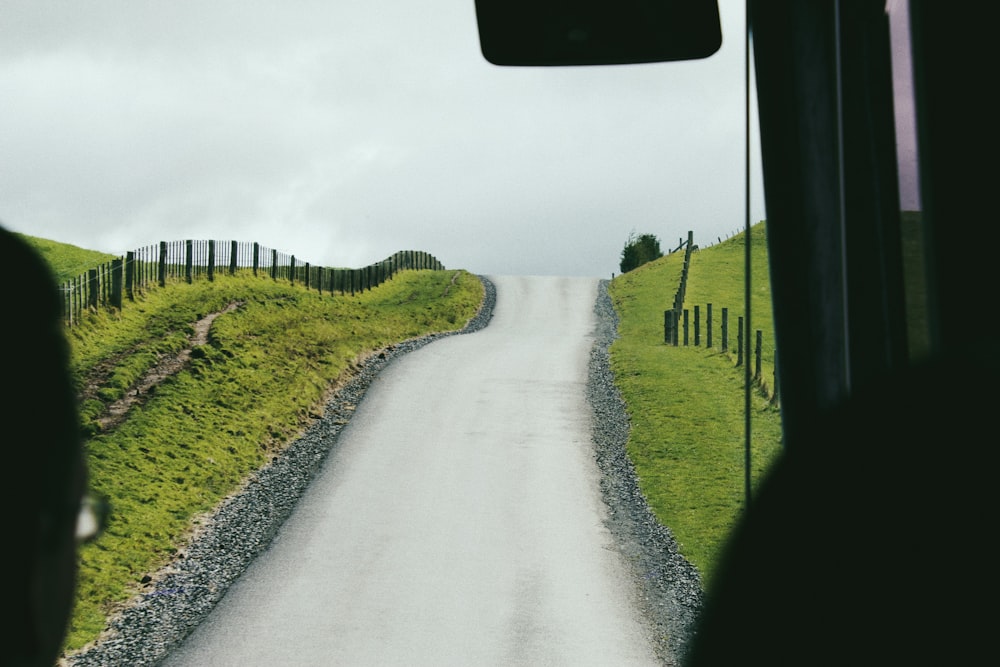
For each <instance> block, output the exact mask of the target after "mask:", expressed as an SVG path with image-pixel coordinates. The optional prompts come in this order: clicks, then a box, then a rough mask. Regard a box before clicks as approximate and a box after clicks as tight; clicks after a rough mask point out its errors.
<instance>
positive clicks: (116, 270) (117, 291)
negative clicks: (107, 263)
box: [111, 257, 125, 310]
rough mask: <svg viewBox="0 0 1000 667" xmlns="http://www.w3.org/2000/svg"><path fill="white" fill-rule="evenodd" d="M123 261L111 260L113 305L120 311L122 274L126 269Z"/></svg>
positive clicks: (118, 259) (119, 259)
mask: <svg viewBox="0 0 1000 667" xmlns="http://www.w3.org/2000/svg"><path fill="white" fill-rule="evenodd" d="M123 264H124V263H123V262H122V259H121V258H120V257H119V258H117V259H113V260H111V305H112V306H114V307H115V308H117V309H118V310H121V309H122V282H124V281H123V280H122V278H123V276H122V273H123V271H124V269H125V267H124V265H123Z"/></svg>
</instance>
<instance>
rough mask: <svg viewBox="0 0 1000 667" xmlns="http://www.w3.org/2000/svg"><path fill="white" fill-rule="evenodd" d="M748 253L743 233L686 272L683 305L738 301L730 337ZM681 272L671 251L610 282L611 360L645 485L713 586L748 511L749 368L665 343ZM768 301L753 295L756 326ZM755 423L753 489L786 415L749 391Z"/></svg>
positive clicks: (702, 254) (759, 248) (762, 258)
mask: <svg viewBox="0 0 1000 667" xmlns="http://www.w3.org/2000/svg"><path fill="white" fill-rule="evenodd" d="M758 228H759V231H758ZM758 228H755V229H754V232H755V234H754V236H753V237H752V242H753V243H752V248H753V252H754V257H753V262H754V264H755V265H756V266H757V267H763V270H764V271H765V272H766V267H767V251H766V245H765V243H764V242H763V225H759V226H758ZM758 234H759V235H760V238H759V239H758V237H757V235H758ZM742 253H743V237H742V235H740V236H737V237H734V238H733V239H730V240H728V241H726V242H724V243H722V244H719V245H717V246H714V247H712V248H708V249H705V250H700V251H697V252H696V253H694V256H693V257H692V263H691V267H690V272H689V287H688V293H687V294H688V301H687V303H686V304H685V307H690V306H689V305H688V304H691V303H692V302H693V300H695V299H698V302H700V303H713V304H720V305H722V304H725V303H726V301H727V300H728V299H730V298H732V296H731V295H738V297H737V298H735V299H733V303H732V306H730V309H731V310H730V313H731V315H730V317H731V318H732V320H731V332H735V330H736V318H735V316H734V315H733V313H734V311H741V310H742V303H743V298H742V295H743V286H742V270H743V262H742ZM715 255H718V257H716V256H715ZM737 256H738V257H739V261H735V257H737ZM695 258H697V259H695ZM682 265H683V254H682V253H674V254H671V255H667V256H665V257H662V258H660V259H658V260H656V261H654V262H650V263H649V264H646V265H643V266H641V267H639V268H638V269H636V270H634V271H631V272H629V273H627V274H624V275H622V276H620V277H618V278H616V279H615V280H614V281H613V282H612V283H611V285H610V287H609V291H610V295H611V299H612V302H613V303H614V306H615V309H616V311H617V313H618V316H619V320H620V321H619V338H618V339H617V340H616V341H615V342H614V344H613V345H612V346H611V350H610V357H611V367H612V370H613V372H614V375H615V382H616V385H617V386H618V388H619V390H620V391H621V393H622V397H623V399H624V400H625V403H626V405H627V406H628V407H627V409H628V412H629V418H630V420H631V426H632V428H631V433H630V436H629V441H628V444H627V449H628V454H629V456H630V457H631V459H632V461H633V463H634V464H635V467H636V472H637V474H638V476H639V484H640V488H641V489H642V492H643V493H644V494H645V496H646V498H647V500H648V501H649V503H650V506H651V507H652V509H653V511H654V513H655V514H656V516H657V518H658V519H659V520H660V521H661V523H663V524H664V525H666V526H669V527H670V529H671V531H672V532H673V533H674V536H675V537H676V538H677V540H678V543H679V545H680V548H681V551H682V553H684V555H685V556H686V557H687V558H688V560H690V561H691V562H692V563H693V564H694V565H695V566H696V567H697V568H698V569H699V571H700V572H701V575H702V582H703V585H704V586H705V588H706V589H707V588H708V587H710V586H711V581H712V577H713V575H714V572H715V568H716V565H717V562H718V559H719V557H720V555H721V551H722V549H723V547H724V545H725V541H726V539H727V537H728V534H729V532H730V530H731V528H732V527H733V525H734V523H735V522H736V520H737V519H738V518H739V515H740V512H741V511H742V508H743V505H744V484H743V480H744V441H745V435H744V412H743V406H744V390H743V386H744V383H743V369H742V368H739V367H736V366H735V363H734V358H733V356H732V355H730V354H728V353H722V352H721V351H720V350H719V349H718V348H714V349H708V348H706V347H694V346H693V345H690V346H688V347H683V346H681V347H673V346H668V345H665V344H664V342H663V311H664V310H665V309H666V308H669V306H670V303H671V302H672V300H673V294H674V292H675V291H676V289H677V284H678V281H679V279H680V275H681V269H682ZM755 277H756V276H755ZM755 282H757V283H758V284H759V283H760V282H762V281H760V280H759V279H757V280H755ZM716 285H719V286H720V287H719V288H716V287H715V286H716ZM758 289H760V288H758ZM768 294H769V292H767V293H765V292H761V293H759V294H758V293H757V291H755V294H754V309H755V311H754V321H767V322H770V319H771V317H770V313H771V309H770V301H769V298H767V297H768ZM716 326H718V325H716ZM755 328H762V327H756V326H755ZM703 344H704V343H703ZM730 345H731V347H735V342H731V343H730ZM772 359H773V357H772ZM772 363H773V361H772ZM751 423H752V427H751V435H752V438H751V441H752V462H753V467H752V479H753V480H754V483H755V484H756V483H758V482H759V481H760V479H761V478H762V476H763V474H764V473H765V472H766V470H767V468H768V467H769V465H770V463H771V462H772V461H773V459H774V456H775V455H776V454H777V453H778V451H779V450H780V443H781V419H780V412H779V409H778V408H777V407H776V406H774V405H773V404H772V403H771V402H770V401H769V399H768V398H767V397H766V396H765V395H764V394H763V393H762V392H760V391H754V392H753V394H752V422H751Z"/></svg>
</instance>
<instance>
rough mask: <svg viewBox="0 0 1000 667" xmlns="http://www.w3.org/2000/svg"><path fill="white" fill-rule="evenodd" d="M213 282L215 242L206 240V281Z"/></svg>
mask: <svg viewBox="0 0 1000 667" xmlns="http://www.w3.org/2000/svg"><path fill="white" fill-rule="evenodd" d="M213 280H215V241H214V240H212V239H209V240H208V281H209V282H212V281H213Z"/></svg>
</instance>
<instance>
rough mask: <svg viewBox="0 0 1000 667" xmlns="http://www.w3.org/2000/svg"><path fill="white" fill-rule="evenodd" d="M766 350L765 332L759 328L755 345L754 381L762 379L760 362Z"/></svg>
mask: <svg viewBox="0 0 1000 667" xmlns="http://www.w3.org/2000/svg"><path fill="white" fill-rule="evenodd" d="M763 351H764V332H762V331H761V330H760V329H757V345H756V346H755V347H754V374H753V379H754V381H759V380H760V363H761V360H760V358H761V355H762V353H763Z"/></svg>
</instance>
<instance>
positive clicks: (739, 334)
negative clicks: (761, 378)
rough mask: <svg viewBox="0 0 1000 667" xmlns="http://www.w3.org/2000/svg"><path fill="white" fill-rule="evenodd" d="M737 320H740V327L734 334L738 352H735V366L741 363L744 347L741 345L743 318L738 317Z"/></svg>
mask: <svg viewBox="0 0 1000 667" xmlns="http://www.w3.org/2000/svg"><path fill="white" fill-rule="evenodd" d="M739 320H740V329H739V332H737V334H736V346H737V347H738V348H739V352H737V354H736V365H737V366H740V365H742V364H743V351H744V350H745V349H746V348H745V347H744V346H743V318H742V317H741V318H739Z"/></svg>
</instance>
